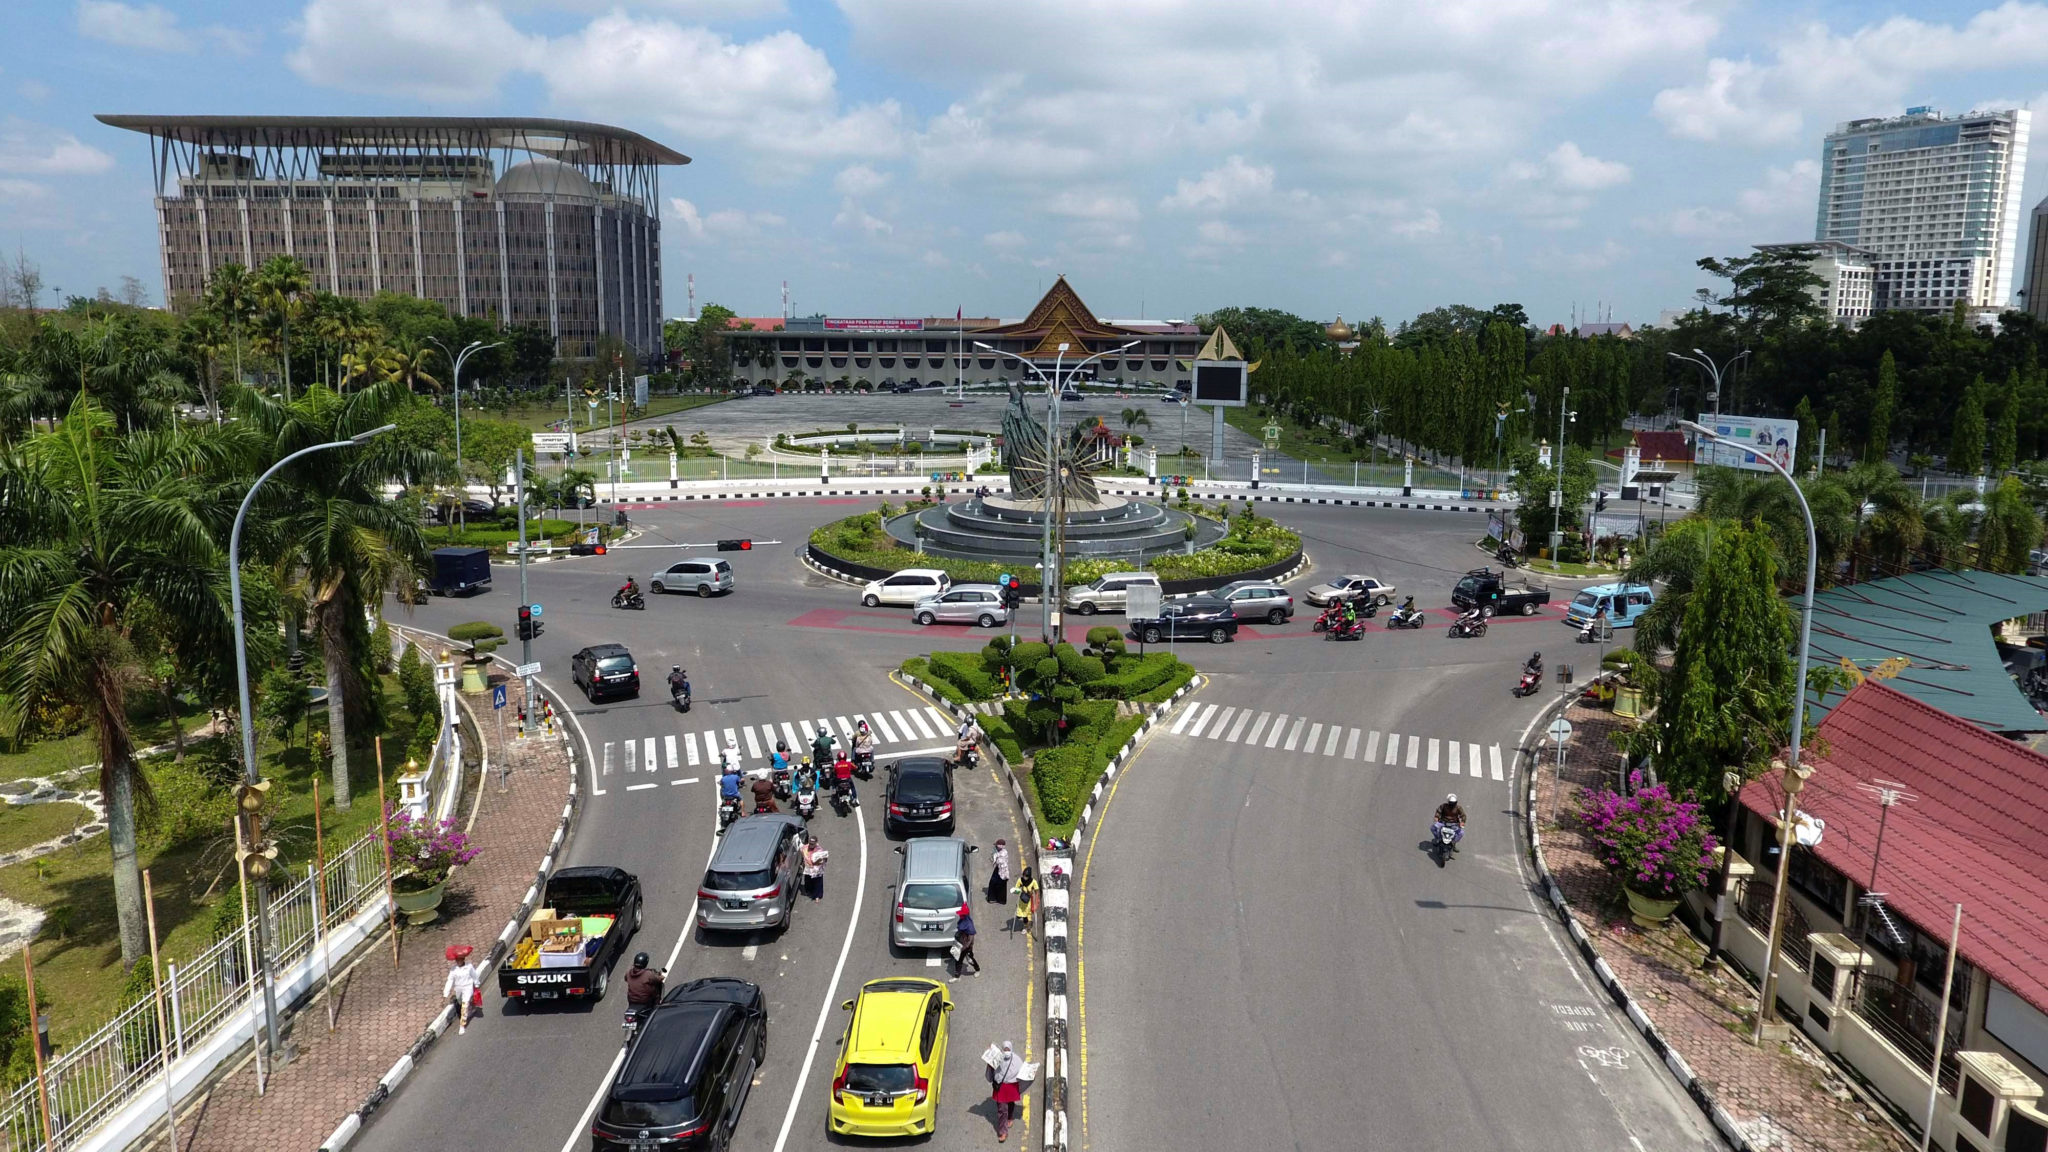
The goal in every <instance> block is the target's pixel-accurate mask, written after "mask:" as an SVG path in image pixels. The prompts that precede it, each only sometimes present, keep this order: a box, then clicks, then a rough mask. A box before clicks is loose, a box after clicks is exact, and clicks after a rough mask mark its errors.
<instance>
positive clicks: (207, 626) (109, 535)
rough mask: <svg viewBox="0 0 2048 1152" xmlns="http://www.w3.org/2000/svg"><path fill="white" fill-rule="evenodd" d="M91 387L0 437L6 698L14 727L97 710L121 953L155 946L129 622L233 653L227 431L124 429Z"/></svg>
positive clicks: (199, 648)
mask: <svg viewBox="0 0 2048 1152" xmlns="http://www.w3.org/2000/svg"><path fill="white" fill-rule="evenodd" d="M116 427H117V425H116V423H115V420H114V417H113V415H112V414H111V413H110V412H108V411H107V410H106V409H105V408H104V407H102V406H101V405H100V403H99V402H98V400H96V399H95V398H94V397H93V396H91V395H90V394H81V395H79V396H78V397H76V398H75V399H74V400H73V401H72V404H71V407H70V409H69V411H68V412H67V413H66V415H65V418H64V421H63V423H62V424H61V425H59V426H58V427H57V429H56V430H55V431H53V432H50V433H46V434H43V435H40V436H32V437H29V438H28V439H26V440H23V441H20V442H18V443H15V444H11V445H7V446H5V447H0V541H4V543H0V613H4V618H5V619H6V620H7V621H8V627H7V628H6V629H5V630H4V631H0V696H4V697H5V698H6V699H8V700H10V701H12V702H13V706H12V709H11V714H10V715H8V716H6V717H5V719H6V720H7V721H9V722H11V724H12V725H13V727H14V730H15V731H16V732H17V733H19V731H20V727H21V724H22V722H23V719H24V716H25V714H26V709H27V705H28V704H29V703H30V702H33V701H38V700H64V701H69V702H76V703H78V704H80V705H82V706H83V707H84V708H85V709H86V712H87V713H88V715H89V716H90V717H91V722H92V728H93V733H94V736H95V737H96V741H97V745H98V752H99V761H100V780H99V784H100V791H101V794H102V795H103V796H105V797H106V799H107V840H108V844H109V846H110V847H111V849H112V851H113V858H114V868H113V871H114V907H115V912H116V914H117V916H118V918H119V921H120V935H121V959H122V962H123V963H124V964H132V963H134V962H135V960H136V959H137V958H139V957H143V956H146V955H148V949H149V938H148V930H147V921H146V919H145V914H144V909H143V900H142V873H141V868H140V862H139V859H138V857H137V853H136V838H135V797H136V793H137V790H138V784H139V783H140V781H139V779H138V776H139V773H138V771H137V765H136V761H135V740H134V735H133V733H132V732H131V731H130V730H129V726H128V710H127V696H128V691H129V689H130V687H131V686H133V685H136V684H138V683H139V682H140V681H141V680H142V679H143V675H144V674H143V669H142V668H141V666H140V664H141V660H140V658H139V657H138V655H137V652H136V648H135V645H134V644H133V643H132V642H131V632H132V631H133V629H134V628H135V627H136V626H137V625H138V624H139V623H140V622H141V620H142V618H143V617H144V616H148V617H150V618H152V619H155V620H158V621H169V622H172V623H171V624H170V625H169V626H170V627H174V628H175V629H176V630H177V631H178V632H179V633H180V635H179V637H178V644H179V647H180V649H181V650H182V651H184V652H186V653H188V654H194V655H196V654H198V653H211V654H213V655H214V657H215V658H218V657H219V656H220V655H221V654H223V653H226V652H229V651H231V650H232V647H231V646H232V627H231V623H230V615H229V612H228V599H227V571H226V565H225V563H224V560H223V557H222V555H221V550H220V548H219V546H218V540H219V538H220V536H221V535H222V531H221V530H222V529H223V528H224V517H222V515H221V511H222V509H223V508H224V507H225V506H226V505H225V501H223V500H221V499H219V494H220V492H221V489H220V488H218V487H216V486H215V485H214V484H213V483H212V482H211V480H212V478H214V477H218V476H220V475H221V474H222V473H224V472H225V471H226V465H227V464H228V463H229V462H230V457H229V454H228V453H227V451H226V444H225V441H223V440H221V439H219V438H217V437H215V435H214V434H213V433H211V432H205V433H200V434H196V435H195V434H194V433H192V432H190V431H187V430H185V429H182V428H179V427H177V426H175V425H174V426H170V427H166V428H163V429H160V430H143V431H139V432H134V433H130V434H129V435H126V436H122V435H119V434H117V432H116Z"/></svg>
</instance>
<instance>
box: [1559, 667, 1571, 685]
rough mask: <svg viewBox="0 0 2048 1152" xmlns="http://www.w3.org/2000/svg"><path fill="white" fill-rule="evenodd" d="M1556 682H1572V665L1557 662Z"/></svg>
mask: <svg viewBox="0 0 2048 1152" xmlns="http://www.w3.org/2000/svg"><path fill="white" fill-rule="evenodd" d="M1557 682H1558V683H1559V684H1569V683H1571V682H1572V666H1571V665H1569V664H1559V665H1558V666H1557Z"/></svg>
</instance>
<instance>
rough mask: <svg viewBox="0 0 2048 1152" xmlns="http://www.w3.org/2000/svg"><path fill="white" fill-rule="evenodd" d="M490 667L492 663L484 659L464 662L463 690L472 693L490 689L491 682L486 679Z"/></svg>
mask: <svg viewBox="0 0 2048 1152" xmlns="http://www.w3.org/2000/svg"><path fill="white" fill-rule="evenodd" d="M489 669H490V665H489V664H487V663H484V662H482V661H466V662H464V663H463V665H462V690H463V691H464V692H469V693H472V694H474V693H479V692H485V691H488V690H489V689H490V683H489V681H488V680H486V679H485V676H484V674H485V672H487V671H488V670H489Z"/></svg>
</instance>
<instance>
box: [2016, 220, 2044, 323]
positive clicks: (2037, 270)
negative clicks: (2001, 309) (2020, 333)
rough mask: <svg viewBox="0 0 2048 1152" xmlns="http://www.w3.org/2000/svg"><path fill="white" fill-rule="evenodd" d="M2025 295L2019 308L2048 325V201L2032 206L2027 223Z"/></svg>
mask: <svg viewBox="0 0 2048 1152" xmlns="http://www.w3.org/2000/svg"><path fill="white" fill-rule="evenodd" d="M2025 263H2026V266H2027V280H2026V284H2027V287H2026V294H2025V295H2024V296H2023V297H2022V298H2021V299H2020V306H2021V307H2023V308H2025V309H2026V310H2027V311H2028V312H2030V313H2032V314H2033V317H2034V319H2036V320H2039V321H2041V322H2042V323H2044V324H2048V199H2044V200H2042V201H2041V202H2040V203H2039V204H2036V205H2034V211H2033V219H2032V220H2030V221H2028V223H2027V258H2026V261H2025Z"/></svg>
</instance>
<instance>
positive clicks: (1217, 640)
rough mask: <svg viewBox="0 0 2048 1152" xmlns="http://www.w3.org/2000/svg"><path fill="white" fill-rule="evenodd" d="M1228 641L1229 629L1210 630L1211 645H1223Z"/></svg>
mask: <svg viewBox="0 0 2048 1152" xmlns="http://www.w3.org/2000/svg"><path fill="white" fill-rule="evenodd" d="M1228 639H1230V629H1228V628H1211V629H1209V643H1211V644H1221V643H1223V642H1224V641H1225V640H1228Z"/></svg>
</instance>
